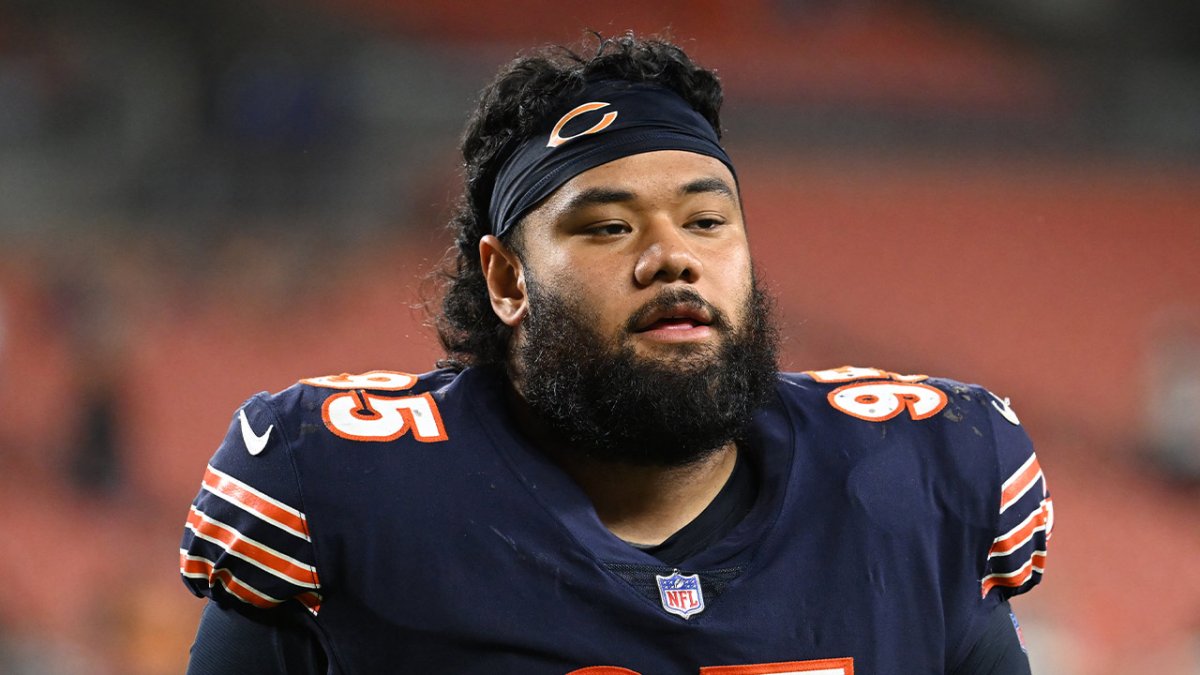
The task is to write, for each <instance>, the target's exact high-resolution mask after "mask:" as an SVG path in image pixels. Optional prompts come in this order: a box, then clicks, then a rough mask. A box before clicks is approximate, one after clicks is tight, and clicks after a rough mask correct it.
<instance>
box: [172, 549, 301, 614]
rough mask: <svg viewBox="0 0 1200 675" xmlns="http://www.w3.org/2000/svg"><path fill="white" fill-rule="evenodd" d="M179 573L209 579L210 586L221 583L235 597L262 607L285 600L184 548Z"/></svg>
mask: <svg viewBox="0 0 1200 675" xmlns="http://www.w3.org/2000/svg"><path fill="white" fill-rule="evenodd" d="M179 573H180V574H182V575H183V576H185V577H188V578H189V579H207V580H208V585H209V586H215V585H216V584H217V583H220V584H221V585H222V586H224V587H225V590H226V591H228V592H229V594H230V595H232V596H233V597H235V598H237V599H238V600H241V601H242V602H245V603H247V604H250V605H254V606H255V607H258V608H260V609H270V608H271V607H274V606H276V605H278V604H280V603H281V602H283V601H282V600H280V599H279V598H273V597H271V596H269V595H267V594H266V593H263V592H262V591H259V590H258V589H256V588H254V587H253V586H251V585H250V584H247V583H246V582H244V581H242V580H241V579H238V578H237V577H235V576H234V575H233V572H230V571H229V570H227V569H224V568H218V567H216V566H215V565H214V564H213V561H211V560H209V559H208V558H203V557H201V556H198V555H189V554H188V552H187V551H186V550H184V549H179Z"/></svg>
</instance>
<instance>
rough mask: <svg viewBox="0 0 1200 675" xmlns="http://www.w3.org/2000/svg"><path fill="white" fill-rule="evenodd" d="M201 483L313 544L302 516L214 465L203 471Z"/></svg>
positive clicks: (221, 496) (211, 490) (222, 497)
mask: <svg viewBox="0 0 1200 675" xmlns="http://www.w3.org/2000/svg"><path fill="white" fill-rule="evenodd" d="M201 484H202V485H203V487H204V489H205V490H207V491H208V492H211V493H212V494H214V495H216V496H217V497H220V498H221V499H224V500H225V501H227V502H229V503H230V504H233V505H234V506H237V507H239V508H241V509H244V510H245V511H247V512H248V513H250V514H252V515H254V516H257V517H258V518H260V519H262V520H264V521H266V522H268V523H270V524H272V525H274V526H276V527H278V528H280V529H282V530H284V531H285V532H288V533H289V534H293V535H295V536H297V537H300V538H301V539H303V540H304V541H311V539H309V536H308V521H307V520H306V519H305V517H304V514H303V513H301V512H300V511H297V510H296V509H294V508H292V507H290V506H288V505H287V504H284V503H283V502H281V501H278V500H276V499H273V498H271V497H270V496H268V495H266V494H264V493H262V492H260V491H258V490H256V489H254V488H253V487H250V486H249V485H247V484H246V483H243V482H242V481H240V480H238V479H236V478H234V477H233V476H230V475H229V474H227V473H224V472H222V471H220V470H218V469H215V468H213V466H212V465H209V467H208V469H207V470H206V471H205V472H204V480H203V482H202V483H201Z"/></svg>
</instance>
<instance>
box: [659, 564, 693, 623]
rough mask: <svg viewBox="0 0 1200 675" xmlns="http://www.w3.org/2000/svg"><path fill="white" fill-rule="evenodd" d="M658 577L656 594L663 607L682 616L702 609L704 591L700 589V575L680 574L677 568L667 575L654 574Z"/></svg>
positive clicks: (690, 614) (685, 616) (688, 616)
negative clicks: (660, 599)
mask: <svg viewBox="0 0 1200 675" xmlns="http://www.w3.org/2000/svg"><path fill="white" fill-rule="evenodd" d="M654 578H655V579H658V595H659V596H660V597H661V598H662V606H663V609H665V610H667V611H668V612H670V613H672V614H678V615H679V616H682V617H683V618H685V619H687V618H690V617H691V616H692V615H693V614H699V613H700V612H703V611H704V592H703V591H701V590H700V577H699V576H698V575H696V574H688V575H684V574H680V573H679V571H678V570H676V571H675V573H673V574H672V575H671V576H669V577H663V576H659V575H657V574H656V575H654Z"/></svg>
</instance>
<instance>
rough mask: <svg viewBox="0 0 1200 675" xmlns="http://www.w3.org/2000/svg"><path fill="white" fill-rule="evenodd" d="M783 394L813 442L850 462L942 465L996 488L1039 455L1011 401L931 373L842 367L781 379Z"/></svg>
mask: <svg viewBox="0 0 1200 675" xmlns="http://www.w3.org/2000/svg"><path fill="white" fill-rule="evenodd" d="M779 392H780V396H781V398H782V399H783V401H784V405H785V406H787V407H788V408H789V409H790V410H791V411H792V414H793V415H794V416H796V417H797V418H798V419H799V420H800V423H801V424H803V425H804V426H805V429H806V433H807V436H808V437H809V438H811V439H816V441H817V442H818V443H820V444H822V445H823V446H830V447H834V446H835V447H837V448H838V449H839V452H844V453H847V456H848V457H853V458H858V459H862V460H867V459H868V458H872V460H871V461H883V458H885V457H886V458H888V460H887V461H890V462H894V461H899V460H900V459H901V458H904V459H906V460H907V461H910V462H914V463H915V465H916V466H921V467H926V468H928V467H930V466H939V467H942V468H944V469H945V470H946V471H950V472H952V473H953V474H956V475H958V476H971V477H972V478H971V480H974V481H983V482H984V483H985V484H988V486H989V489H990V483H991V482H994V481H995V480H996V477H997V476H999V475H1001V474H1004V475H1007V474H1005V473H1004V472H1011V471H1015V470H1016V469H1017V468H1019V467H1020V466H1021V465H1022V464H1023V463H1025V462H1026V461H1028V460H1029V458H1030V457H1031V456H1032V448H1031V445H1030V443H1029V440H1028V436H1027V435H1026V433H1025V430H1024V428H1023V427H1022V426H1021V421H1020V419H1019V418H1018V417H1017V415H1016V413H1015V412H1014V411H1013V409H1012V407H1011V406H1010V405H1009V401H1008V399H1006V398H1001V397H999V396H997V395H996V394H993V393H992V392H991V391H989V390H988V389H987V388H985V387H983V386H980V385H977V384H969V383H965V382H962V381H959V380H955V379H949V378H944V377H933V376H929V375H925V374H903V373H899V372H896V371H891V370H885V369H882V368H873V367H860V366H841V367H838V368H829V369H825V370H806V371H803V372H797V373H781V374H780V386H779Z"/></svg>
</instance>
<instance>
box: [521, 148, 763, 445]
mask: <svg viewBox="0 0 1200 675" xmlns="http://www.w3.org/2000/svg"><path fill="white" fill-rule="evenodd" d="M522 228H523V229H522V231H521V234H520V236H521V242H522V244H523V247H522V250H523V255H522V261H523V264H524V278H525V283H526V288H527V291H528V314H527V316H526V317H525V319H524V321H523V322H522V323H521V325H520V327H519V329H518V333H517V342H516V351H515V354H514V358H513V363H512V364H511V365H512V370H513V371H514V373H513V374H514V375H515V376H516V377H515V379H516V381H517V383H518V387H519V388H520V389H521V392H522V394H523V395H524V397H525V399H526V401H527V402H528V403H529V404H530V406H531V408H533V410H534V411H535V412H536V413H538V415H539V417H540V418H541V419H543V420H544V421H546V422H547V423H548V424H549V426H550V427H551V428H552V429H554V430H555V431H556V432H557V433H558V434H559V435H560V436H561V437H562V438H563V439H564V440H565V441H566V442H567V444H568V445H569V446H570V447H572V448H573V449H576V450H578V451H580V452H583V453H584V454H587V455H589V456H591V457H592V458H594V459H600V460H604V461H617V462H623V463H633V464H654V465H679V464H686V463H689V462H692V461H695V460H697V459H700V458H702V457H704V456H705V455H707V454H708V453H710V452H712V451H714V450H716V449H717V448H719V447H721V446H723V445H724V444H726V443H728V442H729V441H731V440H733V439H735V438H736V437H737V435H738V434H739V433H740V432H741V430H742V429H743V428H744V427H745V426H746V424H748V423H749V420H750V418H751V415H752V413H753V411H754V410H755V409H756V408H757V407H758V406H759V405H761V403H762V402H763V400H764V399H765V398H766V396H767V395H769V392H770V390H771V387H772V386H773V382H774V376H775V360H774V355H775V340H774V337H775V334H774V329H773V327H772V326H771V324H770V320H769V316H768V315H769V312H768V304H769V303H768V300H767V298H766V297H765V296H764V295H763V294H762V293H760V292H759V291H758V289H757V287H756V286H755V284H754V283H753V278H752V273H751V268H750V256H749V252H748V246H747V242H746V234H745V229H744V227H743V223H742V218H741V209H740V206H739V204H738V202H737V196H736V192H735V189H734V183H733V177H732V175H730V173H729V171H728V170H727V169H726V168H725V166H724V165H723V164H721V163H720V162H718V161H716V160H710V159H709V158H707V157H704V156H701V155H695V154H692V153H685V152H674V151H671V152H656V153H647V154H642V155H634V156H631V157H627V158H625V159H622V160H618V161H616V162H612V163H610V164H606V165H603V166H601V167H597V168H596V169H592V170H590V171H588V172H585V173H583V174H580V176H578V177H576V178H575V179H574V180H572V181H570V182H568V183H566V184H565V185H564V186H563V187H562V188H561V189H559V190H558V191H557V192H556V193H555V194H553V195H551V197H550V198H549V199H547V201H546V202H545V203H543V204H542V205H541V206H540V207H539V208H538V209H536V210H535V211H534V212H533V213H532V214H530V216H528V217H527V218H526V220H525V222H524V223H523V224H522Z"/></svg>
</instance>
